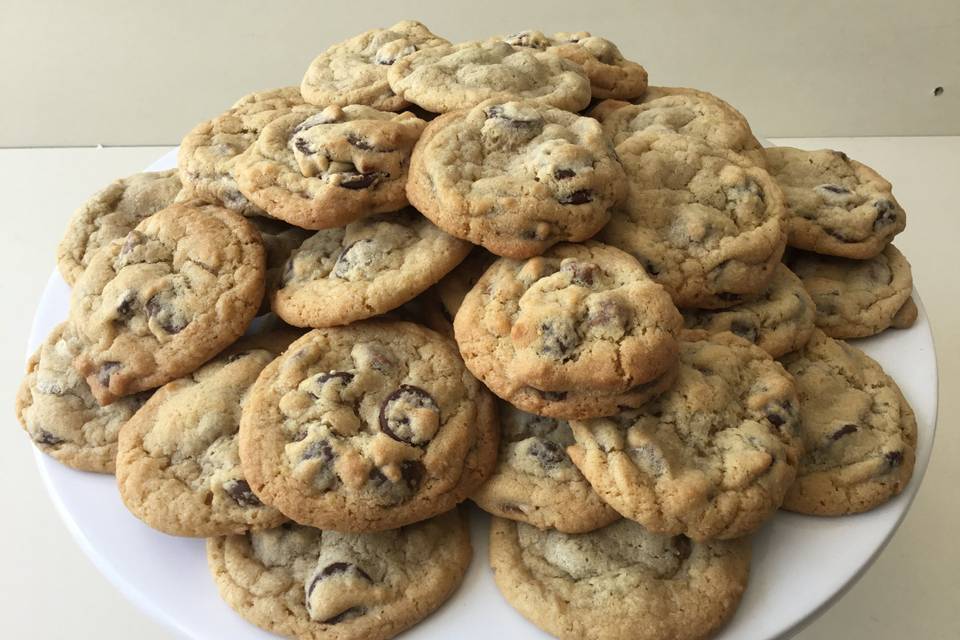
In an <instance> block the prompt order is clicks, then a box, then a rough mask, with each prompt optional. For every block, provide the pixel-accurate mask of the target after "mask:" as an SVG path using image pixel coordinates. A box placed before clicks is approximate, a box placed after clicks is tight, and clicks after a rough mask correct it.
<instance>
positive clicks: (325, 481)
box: [240, 321, 497, 531]
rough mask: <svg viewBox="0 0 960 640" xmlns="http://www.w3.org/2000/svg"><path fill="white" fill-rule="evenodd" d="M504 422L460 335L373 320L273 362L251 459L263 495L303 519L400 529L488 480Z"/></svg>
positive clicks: (259, 386)
mask: <svg viewBox="0 0 960 640" xmlns="http://www.w3.org/2000/svg"><path fill="white" fill-rule="evenodd" d="M495 422H496V409H495V407H494V404H493V399H492V398H491V397H490V395H489V394H488V393H487V392H486V390H485V389H483V387H482V386H481V385H480V384H479V383H478V382H477V381H476V380H475V379H474V378H473V377H472V376H470V374H469V373H468V372H467V370H466V369H465V368H464V366H463V362H462V361H461V360H460V357H459V355H458V354H457V351H456V347H455V346H454V345H453V343H452V342H451V341H449V340H447V339H445V338H443V337H442V336H440V335H439V334H437V333H434V332H433V331H430V330H428V329H425V328H423V327H420V326H418V325H414V324H410V323H406V322H393V321H367V322H363V323H356V324H353V325H350V326H348V327H337V328H330V329H318V330H314V331H312V332H310V333H308V334H307V335H306V336H304V337H303V338H301V339H300V340H298V341H297V342H295V343H293V344H292V345H291V346H290V348H289V349H288V350H287V351H286V353H285V354H284V355H282V356H281V357H280V358H278V359H277V360H275V361H274V362H272V363H271V364H270V365H268V366H267V368H266V369H264V371H263V373H262V374H261V375H260V378H259V379H258V380H257V382H256V384H255V386H254V389H253V392H252V396H251V398H250V400H249V401H248V402H247V404H246V405H245V406H244V410H243V417H242V419H241V423H240V459H241V461H242V463H243V470H244V473H245V474H246V477H247V480H248V482H249V483H250V486H251V487H252V488H253V490H254V492H255V493H256V494H257V495H258V496H259V497H260V498H261V499H262V500H263V501H264V502H266V503H267V504H271V505H273V506H275V507H277V508H278V509H280V511H282V512H283V513H284V514H286V515H287V516H288V517H290V518H292V519H293V520H296V521H297V522H301V523H306V524H311V525H317V526H321V527H322V528H326V529H335V530H338V531H373V530H383V529H390V528H394V527H398V526H402V525H404V524H408V523H410V522H416V521H418V520H422V519H424V518H428V517H430V516H432V515H436V514H437V513H441V512H443V511H446V510H448V509H450V508H452V507H453V506H454V505H456V504H457V503H459V502H461V501H462V500H464V499H465V498H466V497H467V495H469V494H470V493H472V492H473V490H474V489H476V488H477V486H479V485H480V484H481V483H482V482H483V480H485V479H486V477H487V476H488V475H489V474H490V472H491V470H492V468H493V465H494V462H495V458H496V448H497V431H496V424H495Z"/></svg>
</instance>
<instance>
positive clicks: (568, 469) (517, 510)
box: [470, 402, 620, 533]
mask: <svg viewBox="0 0 960 640" xmlns="http://www.w3.org/2000/svg"><path fill="white" fill-rule="evenodd" d="M500 426H501V429H500V452H499V454H498V456H497V466H496V468H494V470H493V474H492V475H491V476H490V478H489V479H488V480H487V481H486V482H485V483H483V485H482V486H481V487H480V488H479V489H477V491H476V492H475V493H474V494H473V495H472V496H470V498H471V499H472V500H473V501H474V502H476V503H477V504H478V505H479V506H480V508H481V509H483V510H484V511H487V512H489V513H491V514H493V515H495V516H500V517H501V518H509V519H511V520H517V521H519V522H526V523H527V524H532V525H533V526H535V527H538V528H540V529H556V530H558V531H564V532H566V533H583V532H585V531H592V530H594V529H597V528H599V527H603V526H605V525H608V524H610V523H611V522H613V521H614V520H619V519H620V514H618V513H617V512H616V511H614V510H613V509H611V508H610V507H609V506H608V505H607V503H606V502H604V501H603V500H601V499H600V496H598V495H597V494H596V493H595V492H594V491H593V489H592V488H591V487H590V483H589V482H587V481H586V479H585V478H584V477H583V475H582V474H581V473H580V471H579V470H578V469H577V467H576V466H575V465H574V464H573V461H572V460H570V456H568V455H567V453H566V448H567V447H568V446H569V445H571V444H573V433H572V432H571V431H570V425H569V424H567V423H566V422H565V421H563V420H555V419H553V418H545V417H543V416H537V415H534V414H532V413H527V412H525V411H521V410H520V409H517V408H516V407H513V406H511V405H509V404H507V403H506V402H501V403H500Z"/></svg>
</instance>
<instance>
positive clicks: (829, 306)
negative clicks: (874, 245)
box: [788, 244, 916, 338]
mask: <svg viewBox="0 0 960 640" xmlns="http://www.w3.org/2000/svg"><path fill="white" fill-rule="evenodd" d="M788 264H789V266H790V268H791V269H793V270H794V272H796V274H797V275H798V276H800V279H801V280H802V281H803V286H804V287H806V289H807V291H809V292H810V295H811V296H812V298H813V301H814V303H815V304H816V310H817V320H816V322H817V326H818V327H820V329H822V330H823V332H824V333H826V334H827V335H828V336H830V337H832V338H863V337H866V336H872V335H874V334H877V333H880V332H881V331H883V330H884V329H886V328H888V327H890V326H891V325H896V326H897V327H898V328H906V327H908V326H910V325H911V324H913V321H914V320H916V307H915V306H914V307H913V312H912V313H909V314H908V316H907V317H906V318H904V317H903V316H902V315H901V317H900V318H898V314H900V310H901V309H903V308H904V306H905V305H907V303H908V302H909V301H910V294H911V292H912V291H913V278H912V276H911V271H910V263H909V262H907V259H906V258H905V257H904V255H903V254H902V253H900V251H899V250H898V249H897V248H896V247H895V246H893V245H892V244H888V245H887V246H886V248H884V250H883V251H882V252H881V253H880V254H878V255H876V256H874V257H873V258H869V259H867V260H850V259H848V258H837V257H833V256H822V255H818V254H816V253H807V252H805V251H803V252H801V251H797V252H793V253H791V254H790V256H789V257H788ZM911 306H913V305H907V310H908V311H909V310H910V307H911ZM906 319H909V322H906V321H905V320H906Z"/></svg>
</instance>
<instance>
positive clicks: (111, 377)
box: [70, 202, 265, 404]
mask: <svg viewBox="0 0 960 640" xmlns="http://www.w3.org/2000/svg"><path fill="white" fill-rule="evenodd" d="M264 270H265V266H264V250H263V244H262V242H261V240H260V234H259V233H258V232H257V230H256V228H254V227H253V225H252V224H250V223H249V222H248V221H247V220H246V219H245V218H244V217H243V216H241V215H239V214H237V213H234V212H233V211H230V210H229V209H225V208H223V207H220V206H216V205H204V204H199V203H197V202H194V203H185V204H174V205H171V206H169V207H167V208H166V209H163V210H162V211H159V212H157V213H155V214H154V215H152V216H150V217H149V218H147V219H146V220H144V221H143V222H141V223H140V224H139V225H137V228H136V229H134V230H133V231H131V232H130V233H128V234H127V236H126V237H125V238H123V239H120V240H114V241H113V242H111V243H110V244H109V245H106V246H105V247H103V248H101V249H100V250H98V251H97V252H96V253H95V254H94V256H93V257H92V259H91V260H90V264H89V266H88V267H87V269H86V271H84V273H83V276H81V278H80V279H79V280H78V281H77V283H76V284H75V286H74V288H73V296H72V297H71V300H70V323H71V325H72V326H73V327H74V329H75V330H76V332H77V337H78V338H79V340H80V343H81V345H82V347H81V350H80V353H79V354H78V355H77V357H76V358H75V359H74V366H75V367H76V368H77V371H79V372H80V374H81V375H82V376H84V377H85V378H86V379H87V384H89V385H90V389H91V391H92V392H93V395H94V397H95V398H96V399H97V401H98V402H100V403H101V404H108V403H110V402H113V401H114V400H116V399H117V398H118V397H120V396H126V395H130V394H131V393H136V392H138V391H143V390H146V389H153V388H155V387H159V386H160V385H162V384H165V383H167V382H170V381H171V380H175V379H177V378H179V377H181V376H183V375H186V374H187V373H189V372H191V371H193V370H195V369H196V368H197V367H199V366H200V365H201V364H203V363H204V362H206V361H207V360H209V359H210V358H212V357H213V356H215V355H216V354H217V353H219V352H220V351H221V350H223V349H224V348H225V347H226V346H228V345H229V344H231V343H232V342H233V341H235V340H236V339H237V338H239V337H240V336H241V335H242V334H243V332H244V331H245V330H246V328H247V325H248V324H249V323H250V320H251V319H252V318H253V316H254V315H255V314H256V311H257V308H258V307H259V306H260V302H261V300H262V298H263V288H264Z"/></svg>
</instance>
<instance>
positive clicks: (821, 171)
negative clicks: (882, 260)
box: [767, 147, 907, 260]
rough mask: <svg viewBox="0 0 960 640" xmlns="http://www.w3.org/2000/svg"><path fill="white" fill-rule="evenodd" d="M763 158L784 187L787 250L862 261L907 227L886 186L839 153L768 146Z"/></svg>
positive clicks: (877, 176)
mask: <svg viewBox="0 0 960 640" xmlns="http://www.w3.org/2000/svg"><path fill="white" fill-rule="evenodd" d="M767 159H768V167H769V170H770V174H771V175H772V176H773V177H774V178H775V179H776V181H777V182H778V183H779V184H780V187H781V189H783V195H784V199H785V201H786V211H787V217H786V222H787V231H788V235H789V243H790V246H792V247H796V248H798V249H805V250H807V251H814V252H816V253H822V254H826V255H834V256H840V257H843V258H854V259H857V260H865V259H867V258H872V257H873V256H875V255H877V254H879V253H880V252H881V251H883V249H884V247H886V246H887V245H888V244H889V243H890V241H891V240H892V239H893V237H894V236H895V235H897V234H898V233H900V232H901V231H903V230H904V228H905V227H906V226H907V214H906V212H904V210H903V207H901V206H900V203H898V202H897V200H896V198H894V197H893V193H892V187H891V185H890V183H889V182H887V180H885V179H884V178H883V176H881V175H880V174H878V173H877V172H876V171H874V170H873V169H871V168H870V167H868V166H867V165H865V164H862V163H860V162H857V161H856V160H853V159H851V158H850V157H848V156H847V154H845V153H843V152H842V151H832V150H830V149H820V150H818V151H804V150H802V149H794V148H792V147H772V148H770V149H767Z"/></svg>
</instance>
